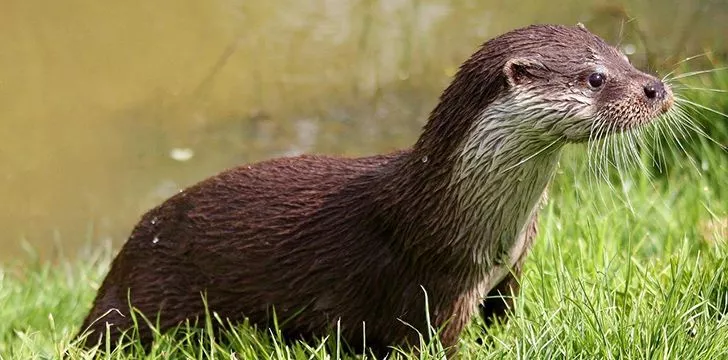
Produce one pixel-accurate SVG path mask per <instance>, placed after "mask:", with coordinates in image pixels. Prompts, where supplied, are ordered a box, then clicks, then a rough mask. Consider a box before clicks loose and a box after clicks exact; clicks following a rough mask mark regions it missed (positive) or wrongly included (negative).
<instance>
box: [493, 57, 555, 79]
mask: <svg viewBox="0 0 728 360" xmlns="http://www.w3.org/2000/svg"><path fill="white" fill-rule="evenodd" d="M545 68H546V67H545V66H544V65H543V63H542V62H541V61H539V60H537V59H534V58H522V57H517V58H512V59H509V60H508V61H506V64H505V65H504V66H503V73H504V74H505V75H506V80H507V81H508V84H509V85H510V86H516V85H520V84H523V83H525V82H528V81H529V80H532V79H535V78H537V77H538V75H537V74H538V72H539V70H543V69H545Z"/></svg>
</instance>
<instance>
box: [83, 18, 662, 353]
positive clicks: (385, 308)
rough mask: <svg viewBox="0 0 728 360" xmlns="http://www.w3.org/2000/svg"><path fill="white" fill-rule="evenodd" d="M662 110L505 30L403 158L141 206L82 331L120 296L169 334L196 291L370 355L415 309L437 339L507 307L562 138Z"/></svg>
mask: <svg viewBox="0 0 728 360" xmlns="http://www.w3.org/2000/svg"><path fill="white" fill-rule="evenodd" d="M672 101H673V100H672V93H671V91H670V89H669V88H668V87H666V86H665V85H663V83H662V82H661V81H660V80H659V79H657V78H655V77H653V76H650V75H647V74H645V73H642V72H640V71H638V70H636V69H635V68H634V67H633V66H632V65H630V63H629V62H628V61H627V59H626V58H625V57H624V55H622V54H621V53H620V52H619V51H618V50H617V49H615V48H614V47H612V46H609V45H608V44H606V43H605V42H604V41H603V40H602V39H600V38H599V37H597V36H596V35H594V34H592V33H590V32H589V31H587V30H586V29H585V28H584V27H583V26H576V27H564V26H552V25H537V26H530V27H527V28H522V29H518V30H514V31H511V32H508V33H506V34H503V35H501V36H498V37H496V38H494V39H492V40H490V41H488V42H486V43H485V44H484V45H483V46H482V47H481V48H480V49H479V50H478V51H477V52H476V53H475V54H474V55H473V56H472V57H471V58H470V59H469V60H467V61H466V62H465V63H464V64H462V66H461V67H460V69H459V71H458V73H457V74H456V75H455V78H454V80H453V81H452V83H451V85H450V86H449V87H448V88H447V89H446V90H445V91H444V93H443V94H442V95H441V97H440V102H439V104H438V105H437V106H436V107H435V109H434V110H433V111H432V113H431V115H430V117H429V120H428V122H427V124H426V125H425V127H424V129H423V132H422V135H421V136H420V138H419V140H418V141H417V142H416V144H415V145H414V146H413V147H412V148H411V149H408V150H403V151H399V152H395V153H392V154H387V155H377V156H370V157H363V158H336V157H325V156H310V155H308V156H299V157H291V158H279V159H273V160H268V161H264V162H260V163H256V164H252V165H247V166H241V167H238V168H234V169H230V170H227V171H224V172H222V173H220V174H218V175H216V176H213V177H211V178H208V179H206V180H204V181H202V182H200V183H198V184H196V185H194V186H192V187H190V188H187V189H185V190H184V191H182V192H180V193H179V194H177V195H175V196H173V197H171V198H170V199H168V200H167V201H165V202H164V203H163V204H161V205H160V206H158V207H156V208H154V209H152V210H151V211H149V212H148V213H146V214H145V215H144V216H143V217H142V219H141V221H140V222H139V223H138V225H137V226H136V227H135V228H134V230H133V232H132V233H131V236H130V237H129V239H128V241H127V242H126V244H124V246H123V247H122V249H121V250H120V252H119V254H118V255H117V257H116V258H115V259H114V261H113V263H112V264H111V270H110V271H109V273H108V275H107V277H106V279H105V280H104V282H103V284H102V285H101V288H100V289H99V291H98V294H97V296H96V299H95V301H94V304H93V308H92V309H91V311H90V313H89V314H88V316H87V317H86V319H85V321H84V323H83V325H82V328H81V329H82V331H86V330H91V331H92V333H91V334H92V336H93V337H92V338H91V339H98V337H96V336H98V335H99V334H101V335H104V334H105V335H108V336H109V337H110V338H111V340H112V341H116V340H118V338H119V336H120V334H121V332H122V331H124V330H128V329H129V328H130V327H132V318H131V316H130V308H129V305H128V304H129V303H131V305H132V306H133V307H135V308H137V309H138V310H139V311H140V312H141V313H142V314H144V315H146V317H147V318H149V319H150V320H151V321H152V322H155V321H154V319H158V324H159V326H160V328H161V330H164V329H168V328H170V327H173V326H175V325H177V324H179V323H180V322H183V321H185V320H186V319H193V318H196V317H198V316H203V315H204V314H205V307H204V305H203V301H202V297H203V295H204V296H205V297H206V301H207V306H208V308H209V310H210V312H213V311H214V312H216V313H218V314H219V315H220V317H222V318H228V319H230V320H232V321H239V320H242V319H244V318H247V319H250V321H251V322H253V323H255V324H261V325H263V326H265V325H267V324H269V323H268V321H269V317H270V314H271V313H272V310H274V311H275V314H276V315H277V317H278V318H279V319H286V322H285V323H284V324H282V327H281V331H282V332H283V334H284V335H286V336H287V337H293V338H310V337H316V336H320V335H325V334H326V333H327V331H328V330H329V329H331V328H332V327H334V328H336V327H338V328H339V329H340V332H341V335H342V337H343V338H344V339H345V340H346V341H347V342H348V343H349V344H351V345H352V346H357V344H362V342H363V341H364V339H366V346H367V347H368V348H370V349H371V350H373V351H374V352H376V353H385V352H386V351H388V347H389V346H405V347H407V346H416V345H417V344H418V339H419V334H418V332H419V333H422V334H427V329H428V328H427V325H428V324H427V319H428V317H427V314H428V311H429V316H430V321H431V325H432V326H433V327H436V328H440V329H441V332H440V334H439V336H440V340H441V341H442V343H443V345H444V346H447V347H452V346H453V345H455V344H456V341H457V339H458V336H459V334H460V332H461V330H462V329H463V327H464V326H465V325H466V324H467V323H468V322H469V321H470V320H471V317H472V316H473V315H474V314H475V312H476V311H477V309H478V306H479V305H480V308H481V312H482V314H483V315H484V316H485V317H486V318H487V319H492V318H493V317H500V316H503V315H504V314H505V313H506V310H507V308H509V305H510V304H509V301H510V300H508V296H507V295H509V294H510V293H511V292H515V291H518V281H517V280H518V277H519V274H520V268H521V264H522V263H523V260H524V257H525V255H526V253H527V252H528V249H529V247H530V245H531V242H532V240H533V238H534V235H535V231H536V212H537V210H536V208H537V204H538V202H539V198H540V197H541V196H542V194H543V193H544V190H545V188H546V185H547V183H548V182H549V180H550V178H551V177H552V174H553V173H554V168H555V164H556V162H557V159H558V157H559V153H560V149H561V148H562V146H563V145H564V144H566V143H569V142H582V141H587V140H589V139H590V138H595V137H600V136H604V135H608V134H609V133H614V132H618V131H623V130H628V129H630V128H632V127H634V126H637V125H641V124H645V123H647V122H649V121H651V120H652V119H654V118H656V117H658V116H660V115H661V114H664V113H665V112H666V111H668V110H669V108H670V107H671V105H672ZM425 294H426V295H427V303H426V300H425ZM501 295H503V297H501ZM483 299H486V300H483ZM157 316H158V317H157ZM107 324H108V328H107ZM107 329H108V331H109V333H108V334H107V333H106V332H107ZM140 337H141V340H142V341H143V342H147V343H148V342H149V341H150V340H151V331H150V330H149V329H148V328H146V327H144V326H142V328H141V329H140ZM88 343H93V342H87V344H88Z"/></svg>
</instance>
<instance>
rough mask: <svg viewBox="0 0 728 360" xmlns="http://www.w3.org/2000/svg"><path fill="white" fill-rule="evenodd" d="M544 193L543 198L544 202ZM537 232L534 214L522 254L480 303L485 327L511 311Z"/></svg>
mask: <svg viewBox="0 0 728 360" xmlns="http://www.w3.org/2000/svg"><path fill="white" fill-rule="evenodd" d="M545 194H546V192H544V195H543V198H544V200H542V201H545V197H546V195H545ZM537 231H538V215H537V214H534V215H533V217H531V221H530V222H529V224H528V228H526V231H525V232H524V233H523V237H524V239H523V242H522V243H523V244H524V247H523V252H522V253H521V254H520V256H519V257H518V259H517V260H516V262H515V264H513V267H512V268H511V269H510V271H509V272H508V274H506V276H505V277H504V278H503V280H501V281H500V282H499V283H498V284H497V285H496V286H495V287H493V288H492V289H491V290H490V291H489V292H488V295H486V297H485V299H483V301H482V302H481V303H480V306H479V308H480V309H479V310H480V315H481V317H482V318H483V320H484V321H485V325H486V326H490V325H492V324H493V322H494V321H496V320H501V321H505V320H506V319H507V317H508V312H509V311H510V310H512V309H513V306H514V301H515V298H516V296H518V292H519V291H520V290H521V284H520V282H519V280H520V277H521V268H522V265H523V262H524V260H525V258H526V254H527V253H528V251H529V250H530V248H531V244H532V243H533V239H534V238H535V237H536V234H537Z"/></svg>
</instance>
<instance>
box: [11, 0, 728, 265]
mask: <svg viewBox="0 0 728 360" xmlns="http://www.w3.org/2000/svg"><path fill="white" fill-rule="evenodd" d="M600 4H601V5H600ZM603 4H605V2H603V1H598V2H591V1H565V2H563V5H562V6H558V7H557V6H553V2H543V1H518V2H514V1H475V0H469V1H465V0H463V1H445V0H439V1H438V0H362V1H339V0H310V1H292V0H278V1H243V0H237V1H236V0H209V1H192V0H158V1H154V2H149V1H143V0H130V1H120V2H111V1H95V0H68V1H63V2H58V1H45V0H3V1H2V3H1V4H0V121H2V123H1V126H0V164H1V165H2V169H3V171H2V174H0V201H1V205H0V229H2V232H0V261H7V260H11V259H14V258H16V257H17V256H18V254H20V253H21V249H22V244H23V243H27V244H30V246H31V247H32V248H34V249H36V251H37V252H38V253H39V254H40V255H41V256H42V257H48V256H50V255H52V254H53V253H54V252H56V251H60V250H61V249H62V250H63V251H64V252H65V253H66V254H68V255H70V256H73V255H74V254H75V252H76V249H78V248H79V247H80V246H85V245H89V244H90V245H95V244H100V243H102V242H105V241H109V240H111V241H113V242H114V244H116V245H118V244H120V243H121V242H123V241H124V239H125V237H126V236H127V234H128V233H129V231H130V230H131V227H132V226H133V224H134V223H135V222H136V220H137V219H138V217H139V216H140V215H141V214H142V213H143V212H144V211H146V210H147V209H149V208H151V207H153V206H155V205H156V204H158V203H159V202H161V201H162V200H163V199H164V198H166V197H167V196H169V195H170V194H173V193H175V192H177V191H178V190H179V189H180V188H181V187H184V186H187V185H190V184H192V183H194V182H196V181H199V180H201V179H203V178H204V177H206V176H209V175H212V174H214V173H216V172H218V171H220V170H222V169H224V168H226V167H230V166H234V165H237V164H242V163H245V162H249V161H256V160H260V159H264V158H268V157H272V156H280V155H286V154H296V153H300V152H324V153H331V154H341V155H352V156H353V155H364V154H371V153H374V152H383V151H390V150H393V149H396V148H400V147H405V146H408V145H409V144H411V143H412V142H413V141H414V140H415V139H416V137H417V134H418V131H419V129H420V127H421V126H422V124H423V122H424V121H425V119H426V117H427V113H428V111H429V110H430V108H431V107H432V106H433V105H434V103H435V102H436V100H437V96H438V95H439V92H440V91H441V90H442V89H443V88H444V86H445V85H446V84H447V82H448V78H449V77H450V76H451V75H452V74H453V73H454V71H455V69H456V68H457V66H458V65H459V64H460V62H462V61H463V60H464V59H465V58H467V56H469V54H470V53H471V52H472V51H473V50H474V49H475V48H476V46H477V45H479V44H480V43H481V42H483V41H485V40H486V39H488V38H490V37H492V36H494V35H497V34H499V33H501V32H504V31H506V30H509V29H512V28H515V27H519V26H524V25H527V24H530V23H536V22H541V23H542V22H555V23H564V24H574V23H576V22H578V21H581V22H584V23H586V24H587V26H588V27H590V28H591V29H592V30H593V31H595V32H597V33H599V34H600V35H602V36H603V37H605V38H607V39H608V40H610V41H612V42H620V43H621V44H622V45H625V46H631V47H630V48H629V49H632V50H634V51H635V54H634V56H635V58H636V59H638V60H639V61H641V62H642V63H649V64H650V65H651V66H653V67H656V68H662V67H664V66H667V65H669V62H670V61H674V60H675V59H677V58H679V57H682V56H687V55H694V54H696V53H700V52H703V51H705V49H712V48H717V47H718V46H724V44H723V43H722V42H723V41H724V39H723V38H722V37H721V36H723V35H724V34H726V33H728V31H726V30H727V27H726V25H725V24H727V23H728V16H726V14H727V13H728V10H727V9H726V7H727V6H726V2H724V1H712V2H710V1H707V2H694V3H693V2H690V3H688V2H681V1H677V0H671V1H641V2H636V1H635V2H628V3H626V4H621V3H617V2H614V4H610V5H603ZM625 19H632V20H625ZM635 19H637V20H635ZM676 49H677V50H676ZM722 51H723V53H724V52H725V48H722Z"/></svg>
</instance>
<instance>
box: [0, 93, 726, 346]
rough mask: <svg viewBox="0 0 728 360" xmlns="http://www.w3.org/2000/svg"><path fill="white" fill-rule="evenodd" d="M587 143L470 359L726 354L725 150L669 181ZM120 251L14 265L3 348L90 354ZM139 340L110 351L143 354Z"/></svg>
mask: <svg viewBox="0 0 728 360" xmlns="http://www.w3.org/2000/svg"><path fill="white" fill-rule="evenodd" d="M721 96H723V97H722V98H721V99H725V96H724V94H723V95H721ZM722 101H725V100H722ZM716 105H720V103H719V102H713V105H712V107H718V106H716ZM725 108H726V106H723V109H725ZM709 120H710V121H716V122H719V121H722V122H725V121H726V119H725V118H722V117H719V116H717V115H715V116H714V115H710V116H709ZM585 150H586V148H585V147H584V146H573V147H570V148H568V149H567V152H566V153H565V156H564V158H563V160H562V162H561V165H560V168H559V171H558V174H557V177H556V180H555V183H554V184H553V186H552V187H551V199H550V201H549V204H548V205H547V206H546V207H545V208H544V209H543V211H542V217H541V219H542V220H541V224H540V227H541V232H540V236H539V237H538V240H537V242H536V244H535V247H534V249H533V252H532V256H531V257H530V258H529V260H528V262H527V265H526V268H525V273H524V277H523V284H522V292H521V297H520V299H519V300H518V304H519V306H518V307H517V309H516V311H515V313H514V314H513V316H512V318H511V319H510V321H509V322H508V323H507V324H505V325H503V326H496V327H494V328H492V329H490V330H489V335H487V337H486V341H485V344H486V345H480V344H479V342H478V341H476V340H477V339H478V337H480V336H482V333H483V329H482V327H481V326H480V325H479V323H477V322H476V323H474V324H472V326H470V327H469V328H468V329H467V331H466V334H464V336H463V338H462V341H461V344H460V347H461V354H462V358H464V359H470V358H477V359H491V358H492V359H503V358H506V359H559V358H581V359H592V358H599V359H602V358H615V359H616V358H631V359H722V358H728V317H726V316H725V315H726V314H728V186H726V179H728V156H727V154H726V152H725V151H722V150H720V149H718V148H717V147H712V148H707V149H706V150H705V151H703V152H701V153H700V154H699V155H700V156H701V158H700V159H698V160H697V161H696V164H697V166H695V167H694V166H691V165H690V164H691V163H690V162H689V161H687V160H684V161H676V162H674V163H671V165H669V167H668V168H667V169H666V172H665V175H664V176H661V177H659V178H658V179H654V180H651V179H650V177H648V176H646V175H645V174H644V173H643V172H642V171H641V170H640V169H633V170H631V171H630V172H628V173H623V174H622V176H621V178H617V179H613V181H612V182H610V183H607V182H606V181H604V180H603V179H599V178H597V177H595V176H594V174H593V173H592V172H591V171H590V170H589V167H588V166H587V164H586V156H585V155H584V154H583V153H584V152H585ZM679 164H683V166H679ZM112 254H113V252H112V251H111V250H110V249H108V248H107V249H102V250H92V251H91V250H90V251H89V252H88V253H86V254H84V255H82V256H79V257H78V259H80V260H77V261H75V262H73V263H70V262H68V261H66V260H64V257H63V256H58V258H57V259H56V261H54V262H51V263H49V262H39V261H36V260H35V259H34V258H33V256H32V254H30V255H28V258H27V259H20V260H18V261H17V262H16V263H15V264H6V265H4V266H3V267H2V269H0V357H2V359H32V358H58V357H59V355H60V354H61V353H62V352H63V351H66V350H69V351H70V353H71V354H72V358H79V359H81V358H86V357H88V356H89V355H91V354H84V353H82V352H81V351H80V350H78V349H75V348H74V347H73V345H72V344H71V341H72V336H73V334H74V333H75V332H76V331H77V328H76V327H77V326H78V324H79V323H80V321H81V318H82V316H83V315H85V311H86V310H87V308H88V306H89V305H90V302H91V299H92V297H93V295H94V292H95V289H96V288H97V287H98V283H99V281H100V280H101V279H102V277H103V274H104V272H105V271H106V268H107V266H108V263H109V261H110V259H111V256H112ZM211 321H216V320H214V319H213V320H211ZM192 335H195V334H192ZM198 335H199V334H198ZM437 348H438V347H437V346H434V345H433V346H432V347H431V349H433V352H435V351H436V350H437ZM128 350H129V351H127V352H125V353H113V354H107V355H108V358H138V357H140V355H141V350H140V349H136V348H130V349H128ZM146 356H147V357H148V358H153V359H162V358H165V359H166V358H169V357H172V358H197V359H208V358H210V359H211V358H216V359H218V358H219V359H254V358H263V359H266V358H273V359H288V358H297V359H324V358H329V357H334V358H335V357H336V356H337V348H336V339H335V337H333V338H332V340H331V341H330V342H329V343H328V344H326V346H323V345H322V346H319V344H292V345H290V346H286V345H283V344H281V342H280V341H278V340H277V337H276V336H275V335H271V334H269V333H266V332H256V331H255V330H254V329H252V328H251V327H248V326H240V327H238V328H237V330H236V331H234V332H231V333H229V334H228V335H227V338H226V339H215V338H212V337H211V336H208V335H201V336H187V337H183V339H182V340H179V339H177V340H174V339H172V337H170V336H163V337H162V338H161V339H160V341H158V342H156V343H155V345H154V346H153V348H152V349H151V351H150V352H149V353H148V354H147V355H146ZM401 356H403V357H408V356H410V355H407V354H402V355H401ZM422 358H430V357H429V356H424V355H423V356H422ZM433 358H434V357H433Z"/></svg>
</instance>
